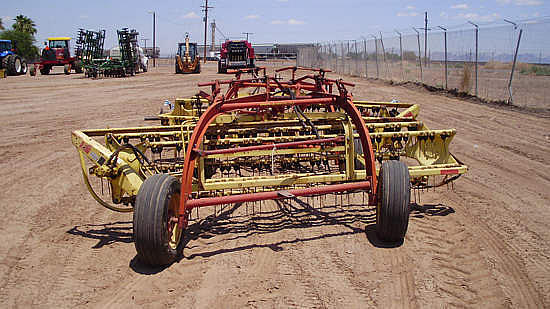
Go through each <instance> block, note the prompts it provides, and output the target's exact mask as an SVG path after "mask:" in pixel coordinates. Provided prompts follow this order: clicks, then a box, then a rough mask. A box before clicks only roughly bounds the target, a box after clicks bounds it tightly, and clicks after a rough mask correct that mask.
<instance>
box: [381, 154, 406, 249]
mask: <svg viewBox="0 0 550 309" xmlns="http://www.w3.org/2000/svg"><path fill="white" fill-rule="evenodd" d="M377 195H378V204H377V207H376V232H377V234H378V237H379V238H380V240H382V241H387V242H397V241H402V240H403V238H405V234H406V233H407V227H408V225H409V213H410V207H409V202H410V196H411V181H410V175H409V169H408V168H407V165H405V163H403V162H401V161H395V160H390V161H386V162H384V163H382V167H381V168H380V173H379V176H378V192H377Z"/></svg>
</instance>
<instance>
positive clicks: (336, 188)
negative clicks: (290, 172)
mask: <svg viewBox="0 0 550 309" xmlns="http://www.w3.org/2000/svg"><path fill="white" fill-rule="evenodd" d="M370 187H371V183H370V181H361V182H352V183H342V184H336V185H327V186H321V187H309V188H303V189H292V190H283V191H269V192H259V193H248V194H238V195H228V196H221V197H207V198H199V199H192V200H188V201H187V203H186V204H185V207H186V208H188V209H192V208H195V207H206V206H212V205H222V204H233V203H245V202H257V201H263V200H274V199H278V198H285V197H288V196H289V195H291V196H292V195H294V196H310V195H316V194H329V193H334V192H342V191H352V190H368V189H370Z"/></svg>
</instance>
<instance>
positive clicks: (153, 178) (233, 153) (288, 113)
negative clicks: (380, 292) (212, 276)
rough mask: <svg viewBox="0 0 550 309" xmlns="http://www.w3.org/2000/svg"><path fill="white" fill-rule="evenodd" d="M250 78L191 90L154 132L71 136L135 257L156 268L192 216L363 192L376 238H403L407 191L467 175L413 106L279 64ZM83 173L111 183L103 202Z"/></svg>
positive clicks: (443, 137)
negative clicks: (123, 221)
mask: <svg viewBox="0 0 550 309" xmlns="http://www.w3.org/2000/svg"><path fill="white" fill-rule="evenodd" d="M301 71H305V72H306V74H304V75H302V76H300V77H297V72H301ZM258 72H259V71H258V70H254V71H238V72H234V73H235V76H236V77H235V78H234V79H231V80H216V81H212V82H208V83H202V84H199V87H200V89H201V90H200V91H199V92H198V93H197V94H196V95H195V96H193V97H191V98H186V99H177V100H176V101H175V104H174V106H173V109H172V110H171V111H169V112H168V113H161V114H160V115H158V116H155V117H149V118H146V120H149V121H158V125H153V126H145V127H134V128H113V129H99V130H82V131H74V132H73V134H72V142H73V144H74V145H75V146H76V148H77V150H78V153H79V155H80V158H81V164H82V172H83V175H84V180H85V183H86V185H87V187H88V189H89V190H90V193H91V194H92V196H93V197H94V198H95V199H96V200H97V201H98V202H99V203H100V204H102V205H103V206H105V207H108V208H109V209H112V210H115V211H121V212H129V211H134V239H135V243H136V250H137V253H138V257H139V258H140V260H142V261H143V262H145V263H148V264H151V265H164V264H168V263H171V262H172V261H174V259H175V258H176V257H177V256H178V255H180V254H181V252H182V250H183V248H182V241H181V238H182V235H183V234H184V231H185V229H186V228H187V226H188V224H189V220H190V216H191V211H192V210H193V209H198V208H200V207H208V206H215V205H224V204H237V205H238V204H239V203H251V202H261V201H263V200H271V199H289V198H292V199H296V198H299V197H303V196H319V195H325V194H330V193H340V192H364V193H366V194H368V201H365V207H366V206H367V205H375V206H376V210H377V219H376V220H377V231H378V235H379V236H380V238H381V239H382V240H385V241H402V239H403V237H404V235H405V233H406V230H407V224H408V216H409V210H410V209H409V208H410V207H409V201H410V191H411V188H413V189H415V188H416V189H425V188H429V187H435V186H442V185H445V184H449V183H450V182H452V181H454V180H456V179H457V178H458V177H459V176H460V175H462V174H464V173H466V171H467V166H465V165H464V164H462V163H461V162H460V161H458V160H457V159H456V158H455V157H454V156H453V155H452V154H451V153H450V151H449V144H450V143H451V141H452V139H453V137H454V136H455V134H456V131H455V130H454V129H443V130H430V129H429V128H428V127H427V126H426V125H425V124H424V123H423V122H422V121H421V120H418V119H417V116H418V113H419V106H418V105H417V104H412V103H396V102H374V101H363V100H354V98H353V97H352V95H351V92H350V91H349V90H348V89H350V88H351V87H353V86H354V85H353V84H352V83H349V82H345V81H343V80H336V79H330V78H328V77H327V73H328V72H330V71H326V70H314V69H305V68H298V67H288V68H282V69H279V70H278V71H277V73H279V74H281V73H285V72H290V73H291V77H290V78H289V79H288V80H281V79H280V78H278V77H276V76H267V75H266V74H265V70H264V71H263V72H264V73H263V75H259V74H258ZM245 73H252V76H251V78H243V75H244V74H245ZM205 89H206V90H207V91H206V90H205ZM90 163H91V164H90ZM87 165H90V167H89V168H88V167H87ZM91 175H93V176H95V177H97V178H99V179H100V180H101V181H102V183H103V182H104V181H105V182H106V183H108V184H109V189H110V193H109V195H110V198H111V201H110V202H108V201H106V200H104V199H102V198H101V197H100V194H98V193H97V192H96V190H94V189H93V188H92V185H91V182H90V179H89V177H90V176H91ZM430 179H433V180H432V181H430ZM436 179H437V180H436ZM155 229H157V230H155Z"/></svg>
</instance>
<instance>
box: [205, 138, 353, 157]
mask: <svg viewBox="0 0 550 309" xmlns="http://www.w3.org/2000/svg"><path fill="white" fill-rule="evenodd" d="M343 140H344V137H343V136H337V137H333V138H322V139H314V140H306V141H299V142H289V143H278V144H268V145H258V146H248V147H237V148H229V149H216V150H207V151H202V153H201V155H205V156H209V155H216V154H225V153H237V152H245V151H253V150H265V149H273V148H276V149H279V148H288V147H293V146H302V145H315V144H324V143H330V142H341V141H343Z"/></svg>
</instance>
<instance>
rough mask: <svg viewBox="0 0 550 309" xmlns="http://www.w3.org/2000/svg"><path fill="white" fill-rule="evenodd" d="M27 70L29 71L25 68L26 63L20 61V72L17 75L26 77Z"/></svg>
mask: <svg viewBox="0 0 550 309" xmlns="http://www.w3.org/2000/svg"><path fill="white" fill-rule="evenodd" d="M28 70H29V67H28V66H27V61H25V60H22V61H21V72H19V75H27V71H28Z"/></svg>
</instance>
